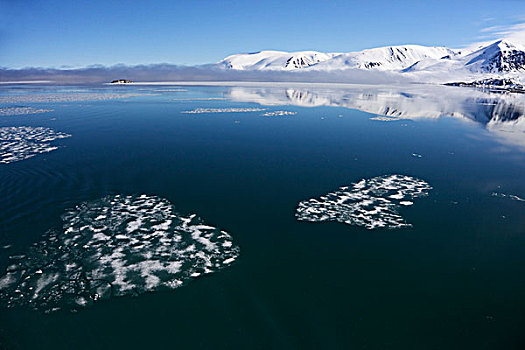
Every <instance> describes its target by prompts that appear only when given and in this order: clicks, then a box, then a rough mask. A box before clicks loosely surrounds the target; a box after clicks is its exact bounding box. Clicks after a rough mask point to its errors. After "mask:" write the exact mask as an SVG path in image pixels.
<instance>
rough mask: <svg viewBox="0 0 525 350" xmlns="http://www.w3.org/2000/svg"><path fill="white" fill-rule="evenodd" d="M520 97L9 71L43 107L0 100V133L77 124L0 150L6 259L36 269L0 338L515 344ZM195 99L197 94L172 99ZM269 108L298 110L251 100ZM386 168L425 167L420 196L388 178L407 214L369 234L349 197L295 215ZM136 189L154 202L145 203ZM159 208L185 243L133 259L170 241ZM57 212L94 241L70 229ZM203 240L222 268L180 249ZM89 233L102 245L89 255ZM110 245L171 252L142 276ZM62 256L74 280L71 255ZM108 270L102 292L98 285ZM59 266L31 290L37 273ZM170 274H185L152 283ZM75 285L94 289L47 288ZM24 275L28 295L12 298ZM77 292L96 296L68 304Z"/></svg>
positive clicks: (520, 269) (88, 342)
mask: <svg viewBox="0 0 525 350" xmlns="http://www.w3.org/2000/svg"><path fill="white" fill-rule="evenodd" d="M126 94H129V95H126ZM79 96H83V97H79ZM524 106H525V101H524V98H523V97H522V96H520V95H500V94H493V93H485V92H480V91H476V90H469V89H460V88H429V87H359V86H356V87H351V88H350V87H346V88H342V87H327V86H304V85H296V86H270V85H266V86H262V87H261V86H222V87H220V86H215V87H211V86H154V87H151V86H116V87H114V86H111V87H98V86H97V87H85V86H81V87H54V86H8V87H2V88H1V91H0V109H1V108H15V107H16V108H26V107H31V108H33V109H34V110H35V113H32V114H23V115H0V128H7V127H21V126H26V127H31V130H34V129H33V128H36V127H44V128H48V129H52V130H54V131H55V132H60V133H64V134H65V135H71V136H70V137H64V138H58V139H55V140H52V141H49V142H48V143H49V144H50V145H51V146H52V147H58V148H57V149H53V150H50V151H46V152H44V153H39V154H35V155H34V156H32V157H30V158H25V157H26V156H27V155H28V154H29V155H33V154H31V151H32V150H34V149H35V148H34V147H33V146H32V144H30V145H29V148H25V150H24V151H20V149H19V148H15V152H18V153H17V155H18V156H20V158H21V159H19V160H17V161H13V162H9V163H7V164H0V198H1V201H0V246H1V247H3V248H0V271H1V273H0V276H6V275H7V274H8V273H9V271H12V270H13V269H14V270H16V271H18V272H17V273H19V272H20V271H21V270H23V271H25V272H24V273H26V275H23V276H25V277H27V276H30V278H29V279H28V280H29V281H31V283H33V284H27V283H28V282H26V285H22V283H23V280H20V281H16V282H13V284H12V286H11V287H9V288H4V289H3V292H2V291H0V295H1V298H0V300H2V304H3V305H2V309H1V312H0V344H1V346H2V347H4V348H7V349H11V348H13V349H33V348H40V349H44V348H45V349H47V348H49V349H71V348H78V349H84V348H85V349H92V348H145V347H170V348H214V349H215V348H218V349H221V348H224V349H227V348H287V349H289V348H330V349H332V348H345V349H346V348H356V349H443V348H448V349H471V348H472V349H521V348H523V346H524V345H525V338H524V336H523V334H524V332H523V330H524V328H525V318H524V312H525V301H524V298H523V295H525V278H524V277H523V276H525V274H524V272H525V258H524V256H525V254H524V253H525V215H524V214H523V213H524V212H525V202H524V201H522V200H521V199H523V198H525V182H524V181H523V179H524V176H525V133H524V131H525V127H524V125H525V117H524V115H525V107H524ZM41 109H44V110H52V111H40V112H37V111H38V110H41ZM197 109H208V110H200V112H202V113H183V112H188V111H196V110H197ZM210 109H211V110H210ZM27 111H28V110H27V109H25V110H23V112H24V113H27ZM197 111H198V112H199V110H197ZM276 111H285V112H294V113H296V114H291V113H289V114H285V115H270V116H264V115H263V114H265V113H268V112H276ZM18 112H20V111H18ZM12 113H13V112H9V113H6V114H12ZM274 114H275V113H274ZM277 114H279V113H277ZM385 116H387V117H388V118H387V119H388V120H385ZM377 117H380V118H379V119H380V120H378V118H377ZM371 118H372V119H371ZM0 130H2V129H0ZM4 130H5V129H4ZM46 130H47V129H46ZM13 132H14V133H15V134H17V133H18V134H17V135H20V129H16V130H14V131H13ZM44 133H45V132H44ZM11 134H12V132H11ZM11 134H10V135H11ZM46 135H48V134H46ZM39 142H44V141H39ZM4 144H5V141H4ZM17 145H19V143H17ZM32 147H33V148H32ZM10 150H11V151H12V150H13V149H12V148H11V149H10ZM384 175H403V176H407V177H410V178H413V179H417V180H418V181H419V180H420V181H423V182H424V184H428V187H429V188H428V189H426V190H425V192H426V193H425V194H426V195H422V196H418V197H414V198H409V199H407V198H405V199H404V200H405V201H411V202H412V204H411V205H399V204H398V203H394V202H395V201H394V200H391V199H388V198H389V197H388V195H391V194H392V193H394V192H395V191H394V192H392V193H388V194H384V193H379V192H381V191H379V192H374V194H373V196H374V198H382V199H385V198H386V199H387V200H389V201H390V202H392V203H394V205H395V206H394V207H392V208H393V209H392V210H393V213H394V214H395V215H397V216H395V218H398V217H399V218H400V220H402V222H403V223H405V224H406V225H400V227H397V228H393V227H391V228H388V227H383V228H381V227H379V228H374V229H370V228H371V227H367V225H359V224H357V223H356V221H355V220H354V219H355V213H356V212H355V211H351V210H349V209H348V208H345V207H341V206H336V207H335V209H334V210H335V212H337V213H338V214H337V215H335V216H333V217H332V219H325V220H323V221H322V222H316V221H315V220H310V221H308V220H298V219H299V218H300V217H296V215H297V208H298V206H299V203H303V202H305V201H308V200H310V199H312V198H314V199H318V200H319V199H320V198H322V197H323V196H325V195H327V194H329V193H336V192H337V191H338V190H339V189H340V188H341V187H343V186H350V189H352V188H353V187H352V186H353V184H356V183H359V182H360V181H361V180H363V179H364V180H367V181H371V179H375V178H377V177H380V176H384ZM425 186H426V185H425ZM423 187H424V186H423ZM430 187H431V188H430ZM425 188H426V187H425ZM358 192H359V193H360V194H362V192H360V191H358ZM337 193H339V192H337ZM143 194H144V195H146V196H148V198H150V197H151V198H153V199H152V200H153V203H156V204H159V205H160V206H158V207H155V208H157V209H152V210H151V211H147V210H146V209H144V207H142V206H141V205H142V204H141V205H138V204H137V202H136V200H137V198H140V196H141V195H143ZM119 196H120V197H119ZM126 196H127V197H126ZM104 198H106V199H104ZM108 198H109V199H108ZM115 198H129V201H130V203H131V204H130V207H125V208H124V209H119V210H117V209H115V207H114V206H115V205H116V204H118V203H121V201H120V199H118V200H115ZM367 198H368V197H367ZM359 201H361V202H359ZM359 201H358V202H359V203H362V200H361V199H360V200H359ZM379 201H381V199H380V200H379ZM305 203H307V202H305ZM128 204H129V203H128ZM126 205H127V204H126ZM79 206H80V207H79ZM82 206H87V207H88V208H91V209H89V210H84V209H82V208H84V207H82ZM371 207H374V205H371ZM79 208H80V209H79ZM137 208H138V209H137ZM367 208H368V209H370V208H369V207H367ZM389 208H390V207H389ZM332 209H333V208H332ZM104 210H106V211H105V212H104V213H106V214H102V212H103V211H104ZM341 212H342V213H343V214H341ZM85 213H88V214H85ZM108 213H110V214H108ZM123 213H124V214H123ZM191 214H196V215H197V216H198V218H199V219H198V220H200V222H201V223H203V224H204V225H207V226H209V227H210V228H208V229H198V232H200V233H199V235H200V237H203V236H205V233H202V232H204V231H206V230H208V231H206V232H213V236H209V237H208V238H209V240H210V241H211V242H212V243H213V242H215V243H217V242H220V243H221V244H217V247H218V248H216V249H215V248H214V249H212V248H209V247H208V248H206V247H207V246H206V244H205V243H206V242H203V241H197V239H196V238H195V237H196V236H192V233H195V232H196V231H195V229H194V228H195V227H197V226H198V225H200V224H197V223H195V222H192V223H191V225H192V226H191V227H186V228H184V229H183V228H181V225H183V224H182V222H184V220H183V219H184V218H187V217H188V216H189V215H191ZM394 214H391V215H394ZM100 215H108V216H109V217H113V219H112V221H109V219H106V218H102V219H100V220H99V221H101V222H102V224H101V226H100V227H103V228H104V229H105V230H106V231H104V232H106V233H108V232H110V233H112V234H115V235H117V234H123V235H127V238H122V239H120V238H114V239H112V240H109V241H104V242H110V243H104V244H99V243H97V244H99V245H92V243H94V242H95V240H94V238H93V236H94V235H95V234H96V232H94V231H93V228H95V229H96V228H97V227H99V226H96V224H93V221H92V219H93V220H94V218H96V217H98V216H100ZM111 215H113V216H111ZM338 215H341V216H338ZM345 215H347V216H345ZM137 217H140V218H142V219H141V220H142V221H141V222H140V223H137V222H136V221H137V220H136V219H137ZM151 217H155V218H156V219H155V220H157V221H155V222H154V223H153V221H152V222H149V221H147V220H150V218H151ZM335 217H337V218H340V217H344V218H348V217H350V219H351V220H346V221H348V222H346V223H345V222H344V221H345V220H337V219H334V218H335ZM159 218H160V219H159ZM167 218H171V219H172V221H173V223H170V224H169V225H168V226H169V228H167V229H166V231H163V232H167V233H166V235H163V236H162V237H164V238H166V239H168V241H167V243H166V244H165V245H164V246H165V247H168V248H173V247H176V248H177V249H176V250H174V251H170V255H169V257H166V256H165V255H158V256H157V255H155V256H154V257H150V258H149V260H148V259H146V258H144V256H145V255H147V252H148V251H149V250H148V249H150V248H148V247H151V249H150V250H151V251H152V252H154V253H155V254H161V253H162V252H161V250H159V249H160V248H159V247H161V246H162V245H157V244H156V243H155V244H153V243H152V244H153V245H152V246H146V247H145V248H144V247H141V246H140V243H144V242H149V243H151V242H157V241H154V238H151V236H150V234H152V233H154V232H156V231H158V230H160V229H158V230H157V229H151V227H152V226H155V225H158V224H159V223H162V222H165V221H166V220H168V219H167ZM161 219H162V220H164V221H162V220H161ZM75 220H77V221H75ZM90 220H91V221H90ZM151 220H153V219H151ZM86 222H87V223H88V224H89V225H92V227H90V228H87V229H84V228H83V227H84V226H85V225H86ZM133 223H135V224H133ZM129 225H131V226H129ZM134 225H135V226H137V225H138V226H137V227H140V233H141V234H140V236H139V235H138V234H137V233H138V232H139V231H134V227H135V226H134ZM141 225H142V226H141ZM171 225H176V227H175V226H171ZM66 227H72V228H73V229H75V230H77V231H75V232H78V233H79V234H78V236H75V237H80V239H81V245H86V247H84V246H82V247H83V248H82V249H80V248H79V247H80V246H75V245H74V244H70V243H67V242H65V241H62V240H63V239H66V238H67V237H69V236H68V235H69V234H70V233H69V231H67V228H66ZM86 230H87V231H89V233H86V232H87V231H86ZM66 231H67V232H66ZM221 231H224V232H227V234H228V235H229V236H230V237H231V238H228V239H226V238H224V237H223V238H220V232H221ZM179 236H180V237H182V238H180V239H179ZM53 237H55V238H56V239H54V240H53ZM132 238H137V239H139V240H140V242H135V243H134V244H135V245H133V244H132V243H129V242H130V239H132ZM230 241H231V243H232V245H231V248H229V249H230V250H226V249H225V247H223V246H222V243H224V242H230ZM56 242H58V243H56ZM122 242H128V243H129V244H128V243H122ZM159 242H160V241H159ZM195 242H200V244H201V245H198V244H197V245H196V247H197V248H196V249H197V250H196V251H198V252H200V253H201V254H204V256H205V257H210V256H211V257H212V259H211V260H212V261H213V262H214V264H215V262H219V263H220V264H221V266H218V267H216V268H215V267H214V268H212V269H211V270H213V271H212V272H206V271H205V269H206V266H208V265H206V261H207V260H206V258H203V257H201V258H200V260H198V259H197V260H195V257H193V256H192V257H189V256H190V255H184V254H186V253H182V248H187V247H188V246H190V245H192V244H193V243H195ZM95 243H96V242H95ZM90 244H91V245H90ZM88 246H89V247H88ZM90 247H95V248H97V247H105V248H108V247H109V248H108V249H106V250H104V254H105V255H103V256H100V255H98V256H97V255H96V254H98V253H97V252H98V251H99V250H96V249H95V250H93V249H92V248H90ZM113 247H115V249H117V248H123V247H125V248H126V254H128V255H127V258H126V259H127V260H126V264H130V263H131V261H132V262H133V263H135V264H140V263H141V261H142V262H144V261H147V262H150V263H151V261H152V260H155V261H161V262H163V263H165V262H166V261H171V262H174V263H175V262H180V261H182V262H183V264H182V265H181V267H180V268H179V270H178V272H176V273H174V274H173V276H172V275H169V274H168V273H167V272H166V271H167V270H163V271H162V273H158V274H157V275H156V276H157V278H159V281H160V282H158V283H156V284H155V283H153V284H154V285H155V287H151V288H150V289H148V288H147V287H146V286H147V285H148V284H147V283H146V279H144V278H142V277H141V276H133V278H131V277H130V278H128V280H126V282H127V285H129V284H132V285H133V286H134V287H132V288H131V289H129V290H127V289H125V288H126V287H125V284H124V283H123V284H120V286H121V287H119V288H120V289H119V288H117V289H115V286H116V285H118V284H117V283H116V282H115V281H116V280H117V279H116V278H115V277H114V275H115V274H116V272H115V271H117V270H118V269H117V268H116V267H114V270H110V271H108V270H107V266H110V265H111V263H112V262H114V261H115V260H118V259H117V258H115V256H113V257H111V252H113ZM137 247H138V248H137ZM179 248H180V249H179ZM226 248H227V247H226ZM97 249H98V248H97ZM162 249H164V248H162ZM232 249H234V250H232ZM237 249H238V250H237ZM139 253H140V254H141V255H140V258H139V257H138V256H139ZM237 253H238V254H237ZM17 257H19V259H17ZM186 257H188V258H187V259H186ZM232 257H234V258H235V259H233V260H227V259H230V258H232ZM102 258H105V259H109V261H108V265H107V266H106V265H103V264H98V262H100V261H102V260H101V259H102ZM183 258H184V260H181V259H183ZM112 259H113V260H112ZM72 262H74V263H76V264H77V267H79V268H81V269H80V270H78V271H80V272H79V274H84V275H82V276H83V277H79V275H75V274H74V273H69V272H66V268H65V265H67V264H71V263H72ZM223 263H224V264H223ZM13 265H16V266H15V267H12V266H13ZM99 265H102V266H105V267H106V270H105V272H106V275H105V277H104V278H105V280H104V281H105V282H104V283H105V284H104V286H108V285H109V286H110V287H111V292H108V289H107V288H106V289H97V288H99V287H100V284H97V285H90V283H92V281H93V279H92V278H90V277H89V276H90V274H92V273H93V271H94V269H95V267H97V266H99ZM94 266H95V267H94ZM111 266H113V265H111ZM137 266H139V265H137ZM140 266H142V267H143V269H142V270H140V271H141V272H144V271H145V269H146V268H145V267H144V266H146V265H140ZM147 266H150V265H147ZM214 266H215V265H214ZM6 269H7V271H6ZM166 269H167V268H166ZM39 270H42V271H39ZM68 271H69V270H68ZM75 271H77V270H75ZM135 272H136V271H135ZM20 273H21V272H20ZM195 273H200V274H199V275H193V274H195ZM55 275H56V276H58V277H56V279H55V280H54V281H53V282H49V283H48V284H45V285H44V286H43V287H42V289H40V290H39V291H38V293H35V288H38V285H39V281H41V280H40V277H39V276H48V277H49V276H55ZM174 276H175V277H174ZM151 278H154V277H151ZM175 279H177V280H180V281H181V284H180V286H178V285H177V286H174V287H173V288H171V287H168V286H167V285H165V284H162V283H164V282H166V283H167V282H168V281H175ZM66 280H67V281H69V280H74V281H75V282H79V281H84V282H86V281H87V282H86V283H87V287H86V283H84V284H81V283H77V284H75V288H71V289H68V290H67V293H66V292H65V291H64V290H65V289H55V290H53V286H54V285H55V286H56V285H62V286H63V285H66V284H67V283H65V281H66ZM4 281H5V280H4ZM33 281H34V282H33ZM130 281H131V282H130ZM128 282H129V283H128ZM150 282H151V280H150ZM161 282H162V283H161ZM40 284H43V283H42V282H40ZM149 285H151V283H150V284H149ZM13 286H14V287H13ZM30 287H33V289H29V288H30ZM175 287H176V288H175ZM20 288H22V291H23V292H24V293H25V294H24V297H22V298H19V297H17V298H18V299H16V298H15V299H16V300H17V301H16V302H14V301H13V300H14V299H13V297H14V296H16V293H17V292H15V289H19V290H20ZM122 291H129V292H122ZM95 292H97V293H98V294H100V295H99V297H97V298H95V299H96V300H94V299H93V300H91V299H90V298H92V297H93V295H94V294H95ZM53 293H54V294H53ZM74 293H79V295H80V294H81V295H83V296H84V297H85V298H87V299H88V301H90V302H88V303H87V304H86V305H85V306H83V305H82V303H80V304H79V303H76V302H75V300H77V299H75V298H74V297H73V296H75V294H74ZM35 294H36V297H35ZM51 295H53V298H50V296H51ZM57 296H58V297H57ZM46 298H47V299H46ZM44 299H45V300H44ZM44 301H45V302H44ZM53 308H55V309H58V310H56V311H51V312H46V311H49V310H51V309H53Z"/></svg>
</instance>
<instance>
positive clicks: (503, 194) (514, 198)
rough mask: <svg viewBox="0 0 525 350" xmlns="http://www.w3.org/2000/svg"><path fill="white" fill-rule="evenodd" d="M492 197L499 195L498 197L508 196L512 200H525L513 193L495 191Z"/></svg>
mask: <svg viewBox="0 0 525 350" xmlns="http://www.w3.org/2000/svg"><path fill="white" fill-rule="evenodd" d="M492 197H499V198H510V199H512V200H515V201H518V202H525V199H523V198H521V197H518V196H516V195H514V194H506V193H497V192H493V193H492Z"/></svg>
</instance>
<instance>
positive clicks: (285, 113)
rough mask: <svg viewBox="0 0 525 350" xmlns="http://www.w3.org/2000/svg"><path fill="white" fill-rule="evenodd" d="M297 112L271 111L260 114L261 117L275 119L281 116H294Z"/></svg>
mask: <svg viewBox="0 0 525 350" xmlns="http://www.w3.org/2000/svg"><path fill="white" fill-rule="evenodd" d="M296 114H297V112H290V111H273V112H266V113H263V114H261V116H263V117H276V116H283V115H296Z"/></svg>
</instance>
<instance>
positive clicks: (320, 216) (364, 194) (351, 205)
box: [296, 175, 432, 230]
mask: <svg viewBox="0 0 525 350" xmlns="http://www.w3.org/2000/svg"><path fill="white" fill-rule="evenodd" d="M431 188H432V187H430V186H429V184H428V183H427V182H425V181H424V180H420V179H416V178H413V177H410V176H405V175H385V176H379V177H374V178H371V179H363V180H361V181H359V182H357V183H354V184H352V185H351V186H348V187H341V188H340V189H339V190H337V191H335V192H331V193H328V194H326V195H324V196H322V197H320V198H319V199H309V200H305V201H302V202H300V203H299V206H298V207H297V211H296V217H297V219H298V220H301V221H312V222H323V221H337V222H341V223H345V224H348V225H356V226H363V227H366V228H367V229H370V230H372V229H375V228H400V227H407V226H411V225H410V224H408V223H406V222H405V219H404V218H403V217H402V216H401V215H400V214H399V212H398V210H399V208H400V206H401V205H403V206H410V205H412V201H411V200H412V199H414V198H417V197H421V196H425V195H427V194H428V191H429V190H430V189H431Z"/></svg>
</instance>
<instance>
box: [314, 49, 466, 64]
mask: <svg viewBox="0 0 525 350" xmlns="http://www.w3.org/2000/svg"><path fill="white" fill-rule="evenodd" d="M455 55H456V52H455V51H453V50H450V49H447V48H446V47H425V46H419V45H406V46H389V47H380V48H376V49H369V50H364V51H361V52H350V53H345V54H341V55H338V56H336V57H334V58H332V59H331V60H328V61H325V62H322V63H319V64H317V65H316V66H314V67H312V69H318V70H334V69H344V68H358V69H378V70H402V69H405V68H407V67H409V66H411V65H413V64H414V63H416V62H419V61H421V60H425V59H434V60H438V59H441V58H443V57H449V56H455Z"/></svg>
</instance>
